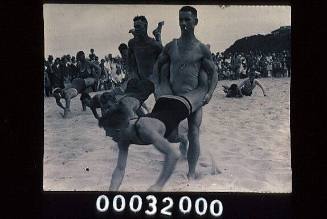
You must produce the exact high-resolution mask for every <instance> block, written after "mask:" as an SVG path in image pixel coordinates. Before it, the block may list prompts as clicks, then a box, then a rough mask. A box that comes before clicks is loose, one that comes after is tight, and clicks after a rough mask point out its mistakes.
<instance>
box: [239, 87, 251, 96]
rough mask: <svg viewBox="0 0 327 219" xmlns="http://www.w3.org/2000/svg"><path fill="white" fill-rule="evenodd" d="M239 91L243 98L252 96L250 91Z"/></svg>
mask: <svg viewBox="0 0 327 219" xmlns="http://www.w3.org/2000/svg"><path fill="white" fill-rule="evenodd" d="M241 91H242V94H243V95H245V96H251V95H252V91H246V90H245V89H243V87H242V89H241Z"/></svg>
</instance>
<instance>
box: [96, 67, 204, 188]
mask: <svg viewBox="0 0 327 219" xmlns="http://www.w3.org/2000/svg"><path fill="white" fill-rule="evenodd" d="M207 78H208V77H207V74H206V72H204V71H203V70H201V72H199V81H198V86H197V88H196V89H194V90H192V91H190V92H188V93H186V94H184V95H181V96H175V95H163V96H161V97H159V98H158V99H157V101H156V103H155V106H154V108H153V110H152V112H151V113H149V114H146V115H143V116H140V115H138V113H137V109H139V108H140V107H141V101H142V100H145V99H147V98H148V96H149V95H150V94H151V93H152V92H154V86H153V84H152V83H151V82H150V81H139V80H134V79H132V80H130V81H129V83H130V85H131V86H127V89H126V94H125V96H124V97H123V98H120V100H115V101H108V100H107V101H102V100H100V102H101V103H105V104H107V106H103V108H104V109H105V110H104V112H103V116H102V117H101V118H100V119H99V126H100V127H103V128H104V129H105V131H106V135H107V136H110V137H112V139H113V140H114V141H116V142H117V143H118V148H119V153H118V160H117V165H116V167H115V170H114V172H113V174H112V178H111V183H110V188H109V190H111V191H116V190H118V189H119V187H120V185H121V183H122V180H123V177H124V174H125V168H126V162H127V155H128V149H129V146H130V145H132V144H133V145H134V144H138V145H150V144H153V145H154V147H156V148H157V149H158V150H159V151H160V152H161V153H163V154H164V155H165V161H164V165H163V169H162V171H161V173H160V175H159V178H158V179H157V181H156V183H155V184H154V185H152V186H151V187H150V188H149V190H150V191H160V190H162V188H163V186H164V185H165V183H166V182H167V180H168V179H169V177H170V176H171V174H172V173H173V170H174V168H175V165H176V162H177V160H178V158H179V153H178V151H177V150H176V149H175V148H174V147H173V145H171V143H178V142H181V138H182V137H181V136H179V135H178V132H176V130H177V128H178V126H179V123H180V122H181V121H182V120H184V119H186V118H187V117H188V116H189V115H191V114H192V113H194V112H196V111H197V110H198V109H199V108H201V107H202V105H203V99H204V98H205V96H206V95H207V92H208V79H207ZM133 80H134V81H133ZM132 82H133V83H136V84H135V85H133V84H131V83H132ZM149 91H151V93H150V92H149ZM114 97H116V96H115V95H114ZM100 99H102V97H101V98H100ZM184 139H185V138H184Z"/></svg>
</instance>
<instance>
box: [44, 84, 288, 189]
mask: <svg viewBox="0 0 327 219" xmlns="http://www.w3.org/2000/svg"><path fill="white" fill-rule="evenodd" d="M259 80H260V82H261V83H262V85H263V86H264V87H265V89H266V93H267V97H264V96H263V94H262V92H261V90H260V88H259V87H257V88H255V90H254V92H253V95H252V96H251V97H243V98H239V99H236V98H225V94H224V92H223V91H222V86H221V85H230V84H232V83H239V82H240V81H239V80H238V81H219V82H218V86H217V89H216V90H215V92H214V95H213V97H212V99H211V101H210V103H209V104H208V105H206V106H205V107H204V111H203V121H202V125H201V132H200V142H201V155H200V159H199V162H198V166H197V171H198V172H199V174H200V176H199V178H198V179H197V180H194V181H189V180H188V179H187V177H186V174H187V171H188V167H187V161H186V160H182V159H181V160H179V161H178V163H177V165H176V169H175V171H174V172H173V174H172V176H171V178H170V179H169V181H168V183H167V184H166V185H165V187H164V190H163V191H208V192H209V191H213V192H268V193H269V192H281V193H284V192H291V191H292V171H291V152H290V78H263V79H259ZM94 94H95V93H91V96H92V95H94ZM147 104H148V105H149V106H153V104H154V98H153V96H150V98H149V99H148V100H147ZM71 111H72V117H71V118H68V119H63V118H62V115H61V114H62V113H63V110H62V109H61V108H59V107H58V106H57V105H56V103H55V99H54V98H45V100H44V165H43V174H44V175H43V189H44V190H45V191H75V190H76V191H106V190H108V188H109V184H110V180H111V174H112V172H113V169H114V167H115V165H116V160H117V156H118V153H117V152H118V151H117V146H116V144H115V143H114V142H113V141H112V140H111V139H110V138H109V137H106V136H105V132H104V130H103V129H100V128H99V127H98V124H97V120H96V119H95V118H94V116H93V114H92V112H91V110H90V109H89V108H88V109H87V111H82V106H81V103H80V100H79V96H78V97H76V98H75V99H73V100H72V103H71ZM176 147H178V145H177V144H176ZM209 154H211V155H212V157H213V158H214V160H215V162H216V164H217V167H218V169H219V170H220V171H221V173H220V174H217V175H211V165H210V156H209ZM162 163H163V155H162V154H161V153H159V152H158V151H157V150H156V149H155V148H154V147H153V146H151V145H149V146H139V145H131V147H130V150H129V156H128V161H127V167H126V173H125V177H124V180H123V183H122V185H121V187H120V190H122V191H145V190H146V189H147V188H148V187H149V186H150V185H152V184H153V183H154V182H155V180H156V179H157V177H158V175H159V171H160V170H161V168H162Z"/></svg>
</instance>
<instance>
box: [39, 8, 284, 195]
mask: <svg viewBox="0 0 327 219" xmlns="http://www.w3.org/2000/svg"><path fill="white" fill-rule="evenodd" d="M197 24H198V18H197V10H196V9H195V8H194V7H191V6H184V7H182V8H181V9H180V10H179V26H180V31H181V36H180V38H179V39H173V40H172V41H170V42H169V43H167V44H166V45H163V44H162V42H161V28H162V26H163V25H164V22H163V21H162V22H159V23H158V27H157V28H156V29H155V30H154V31H153V32H152V33H153V35H154V37H155V38H152V37H150V36H149V35H148V33H147V29H148V21H147V19H146V17H145V16H135V17H134V19H133V26H134V28H133V29H131V30H130V31H129V33H132V34H133V38H132V39H130V40H129V41H128V43H127V44H124V43H121V44H120V45H119V47H118V50H119V52H120V56H117V57H115V58H113V57H112V54H108V56H105V57H104V58H103V59H101V60H100V61H99V57H98V56H97V55H96V54H95V51H94V49H90V54H88V56H86V55H85V53H84V51H78V52H77V54H76V57H73V56H71V55H64V56H62V57H61V58H56V59H55V60H54V61H53V56H51V55H49V57H48V59H47V60H45V61H44V65H45V69H44V74H45V75H44V79H45V81H44V82H45V95H46V96H51V95H53V97H54V98H55V99H56V104H57V105H58V106H59V107H60V108H62V109H63V110H64V114H63V118H69V117H70V116H71V111H70V103H71V100H72V99H73V98H75V97H77V96H78V95H79V94H80V100H81V104H82V109H83V111H85V110H86V107H87V106H88V107H90V108H91V110H92V112H93V114H94V117H95V119H97V121H98V125H99V127H101V128H103V129H104V130H105V132H106V135H107V136H109V137H111V138H112V140H113V141H115V142H117V145H118V148H119V155H118V160H117V166H116V168H115V170H114V172H113V175H112V179H111V183H110V187H109V190H112V191H116V190H118V189H119V187H120V185H121V183H122V180H123V177H124V174H125V168H126V160H127V155H128V153H127V152H128V148H129V146H130V145H131V144H141V145H153V146H154V147H156V148H157V149H158V150H159V151H160V152H161V153H163V154H165V161H164V165H163V169H162V172H161V174H160V175H159V177H158V180H157V181H156V183H155V184H153V185H152V186H151V187H150V188H149V190H150V191H160V190H161V189H162V188H163V186H164V184H165V183H166V181H167V180H168V179H169V177H170V175H171V174H172V172H173V170H174V168H175V165H176V162H177V160H178V156H179V155H178V152H177V151H176V150H175V148H174V147H173V146H172V145H171V144H170V143H180V146H179V150H180V153H181V154H182V155H183V156H185V157H186V158H187V161H188V167H189V170H188V173H187V177H188V178H189V179H192V180H193V179H196V178H197V174H196V171H195V169H196V165H197V162H198V158H199V153H200V141H199V135H200V126H201V122H202V113H203V110H202V109H203V106H205V105H206V104H208V103H209V102H210V100H211V98H212V97H213V93H214V90H215V89H216V86H217V82H218V80H219V79H220V80H224V79H227V80H238V79H241V78H246V77H248V79H246V80H243V81H242V82H241V83H240V84H239V85H238V84H232V85H231V86H230V87H228V86H223V88H224V92H225V93H226V97H243V96H251V95H252V90H253V89H254V88H255V87H256V86H258V87H260V88H261V89H262V92H263V95H264V96H267V94H266V92H265V90H264V88H263V86H262V85H261V84H260V82H259V81H258V80H257V79H255V78H256V77H257V78H258V77H282V76H283V77H286V76H290V53H289V51H283V52H275V53H271V54H264V53H263V52H260V51H256V52H248V53H242V52H239V53H226V54H225V53H221V54H220V53H217V54H214V53H211V51H210V45H209V44H204V43H202V42H201V41H199V40H198V39H197V38H196V37H195V32H194V29H195V27H196V26H197ZM217 73H218V74H217ZM116 88H117V89H116ZM101 90H110V91H108V92H103V93H101V94H95V95H93V96H92V97H91V96H90V95H89V93H90V92H95V91H101ZM51 92H52V94H51ZM151 94H153V95H154V98H155V105H154V106H153V108H152V110H150V109H149V107H148V106H147V104H146V102H145V101H146V100H147V99H148V97H149V96H150V95H151ZM61 99H64V100H65V106H64V105H63V104H62V103H61ZM97 108H100V110H101V116H99V115H98V113H97V112H96V109H97ZM185 119H187V122H188V123H187V128H185V129H183V130H184V131H181V132H179V129H178V128H179V123H180V122H181V121H183V120H185ZM213 170H214V171H213V172H212V174H217V173H218V171H217V170H216V168H215V167H214V165H213Z"/></svg>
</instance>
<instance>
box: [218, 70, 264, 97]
mask: <svg viewBox="0 0 327 219" xmlns="http://www.w3.org/2000/svg"><path fill="white" fill-rule="evenodd" d="M256 85H258V86H259V87H260V88H261V90H262V93H263V95H264V96H267V95H266V92H265V90H264V88H263V86H262V85H261V84H260V82H259V81H258V80H257V79H255V74H254V73H252V74H250V76H249V78H248V79H246V80H244V81H243V82H241V84H240V85H239V86H237V84H232V85H231V86H230V87H228V86H225V85H222V86H223V88H224V92H225V93H226V97H243V95H245V96H251V95H252V91H253V89H254V88H255V87H256Z"/></svg>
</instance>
